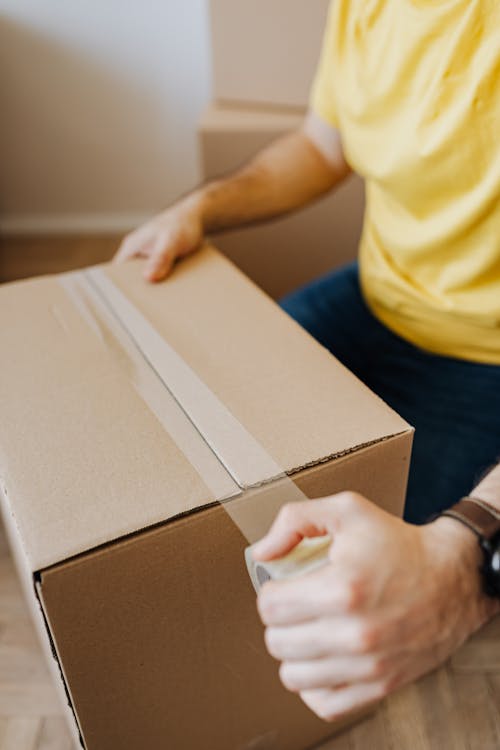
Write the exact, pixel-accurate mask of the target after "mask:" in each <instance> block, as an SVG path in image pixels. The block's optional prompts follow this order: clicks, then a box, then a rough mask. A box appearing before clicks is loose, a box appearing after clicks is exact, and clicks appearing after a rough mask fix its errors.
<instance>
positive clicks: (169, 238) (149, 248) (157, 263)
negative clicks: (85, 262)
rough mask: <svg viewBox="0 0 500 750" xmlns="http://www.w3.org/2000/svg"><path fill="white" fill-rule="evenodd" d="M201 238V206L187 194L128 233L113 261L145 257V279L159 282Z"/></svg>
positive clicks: (194, 198) (191, 250)
mask: <svg viewBox="0 0 500 750" xmlns="http://www.w3.org/2000/svg"><path fill="white" fill-rule="evenodd" d="M202 241H203V223H202V218H201V210H200V206H199V203H198V201H197V200H196V197H195V196H190V197H189V198H187V199H185V200H184V201H181V202H180V203H176V204H175V205H174V206H172V207H171V208H169V209H167V210H166V211H164V212H163V213H161V214H158V216H155V217H154V218H153V219H151V220H150V221H148V222H147V223H146V224H143V225H142V226H141V227H139V229H136V230H135V231H134V232H131V233H130V234H128V235H127V236H126V237H125V239H124V240H123V242H122V243H121V245H120V248H119V250H118V252H117V254H116V255H115V261H117V262H121V261H124V260H128V259H129V258H139V257H142V258H148V259H149V260H148V263H147V265H146V267H145V269H144V276H145V278H146V279H147V280H148V281H162V280H163V279H164V278H166V276H168V274H169V273H170V271H171V269H172V266H173V264H174V262H175V261H176V260H177V259H178V258H182V257H184V256H185V255H189V253H192V252H194V251H195V250H196V249H197V248H198V247H200V245H201V243H202Z"/></svg>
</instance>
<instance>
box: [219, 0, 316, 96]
mask: <svg viewBox="0 0 500 750" xmlns="http://www.w3.org/2000/svg"><path fill="white" fill-rule="evenodd" d="M328 5H329V0H314V2H306V1H305V0H211V2H210V16H211V28H212V57H213V82H214V97H215V99H216V100H219V101H226V102H237V103H243V104H245V103H246V104H270V105H277V106H289V107H305V106H306V105H307V101H308V96H309V89H310V86H311V83H312V79H313V76H314V72H315V69H316V65H317V61H318V58H319V54H320V50H321V41H322V37H323V31H324V27H325V21H326V16H327V11H328Z"/></svg>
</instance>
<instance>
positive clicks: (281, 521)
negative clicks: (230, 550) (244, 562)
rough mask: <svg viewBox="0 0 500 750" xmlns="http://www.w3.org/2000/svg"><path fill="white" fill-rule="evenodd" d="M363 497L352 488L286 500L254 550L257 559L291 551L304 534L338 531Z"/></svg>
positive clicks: (312, 535) (279, 555)
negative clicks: (286, 502)
mask: <svg viewBox="0 0 500 750" xmlns="http://www.w3.org/2000/svg"><path fill="white" fill-rule="evenodd" d="M362 501H363V502H365V503H366V502H367V501H364V500H363V498H360V496H359V495H356V494H355V493H352V492H342V493H340V494H338V495H333V496H332V497H325V498H322V499H321V500H309V501H306V502H300V503H288V504H287V505H284V506H283V508H282V509H281V510H280V512H279V513H278V515H277V517H276V520H275V521H274V523H273V525H272V526H271V529H270V530H269V532H268V534H267V535H266V536H265V537H264V538H263V539H261V540H260V542H258V543H257V544H256V545H255V546H254V550H253V555H254V558H255V559H256V560H272V559H273V558H276V557H281V556H282V555H285V554H286V553H287V552H290V550H291V549H293V547H295V546H296V545H297V544H298V543H299V542H300V541H301V539H303V538H304V537H314V536H322V535H323V534H332V536H333V535H334V533H335V532H336V531H337V529H338V527H339V523H340V521H341V519H342V518H343V517H344V516H345V515H346V513H348V512H349V511H350V510H352V509H353V507H354V505H355V504H356V503H360V502H362Z"/></svg>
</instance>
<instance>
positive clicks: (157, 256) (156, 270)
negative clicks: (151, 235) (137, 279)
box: [143, 236, 175, 283]
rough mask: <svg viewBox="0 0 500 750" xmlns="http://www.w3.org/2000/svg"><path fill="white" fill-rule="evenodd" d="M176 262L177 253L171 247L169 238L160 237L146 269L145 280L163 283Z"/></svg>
mask: <svg viewBox="0 0 500 750" xmlns="http://www.w3.org/2000/svg"><path fill="white" fill-rule="evenodd" d="M174 261H175V252H174V249H173V248H172V247H171V246H169V242H168V238H167V237H164V236H160V237H158V238H157V239H156V241H155V244H154V247H153V251H152V253H151V257H150V259H149V261H148V263H147V264H146V267H145V269H144V272H143V275H144V278H145V279H146V280H147V281H151V282H153V283H156V282H158V281H163V279H165V278H166V277H167V276H168V274H169V273H170V271H171V270H172V266H173V264H174Z"/></svg>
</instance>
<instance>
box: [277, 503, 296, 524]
mask: <svg viewBox="0 0 500 750" xmlns="http://www.w3.org/2000/svg"><path fill="white" fill-rule="evenodd" d="M296 513H297V508H296V503H286V505H283V506H282V507H281V509H280V511H279V514H278V520H279V521H280V522H281V523H284V524H287V523H289V522H290V521H292V520H293V519H294V518H295V516H296Z"/></svg>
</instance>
